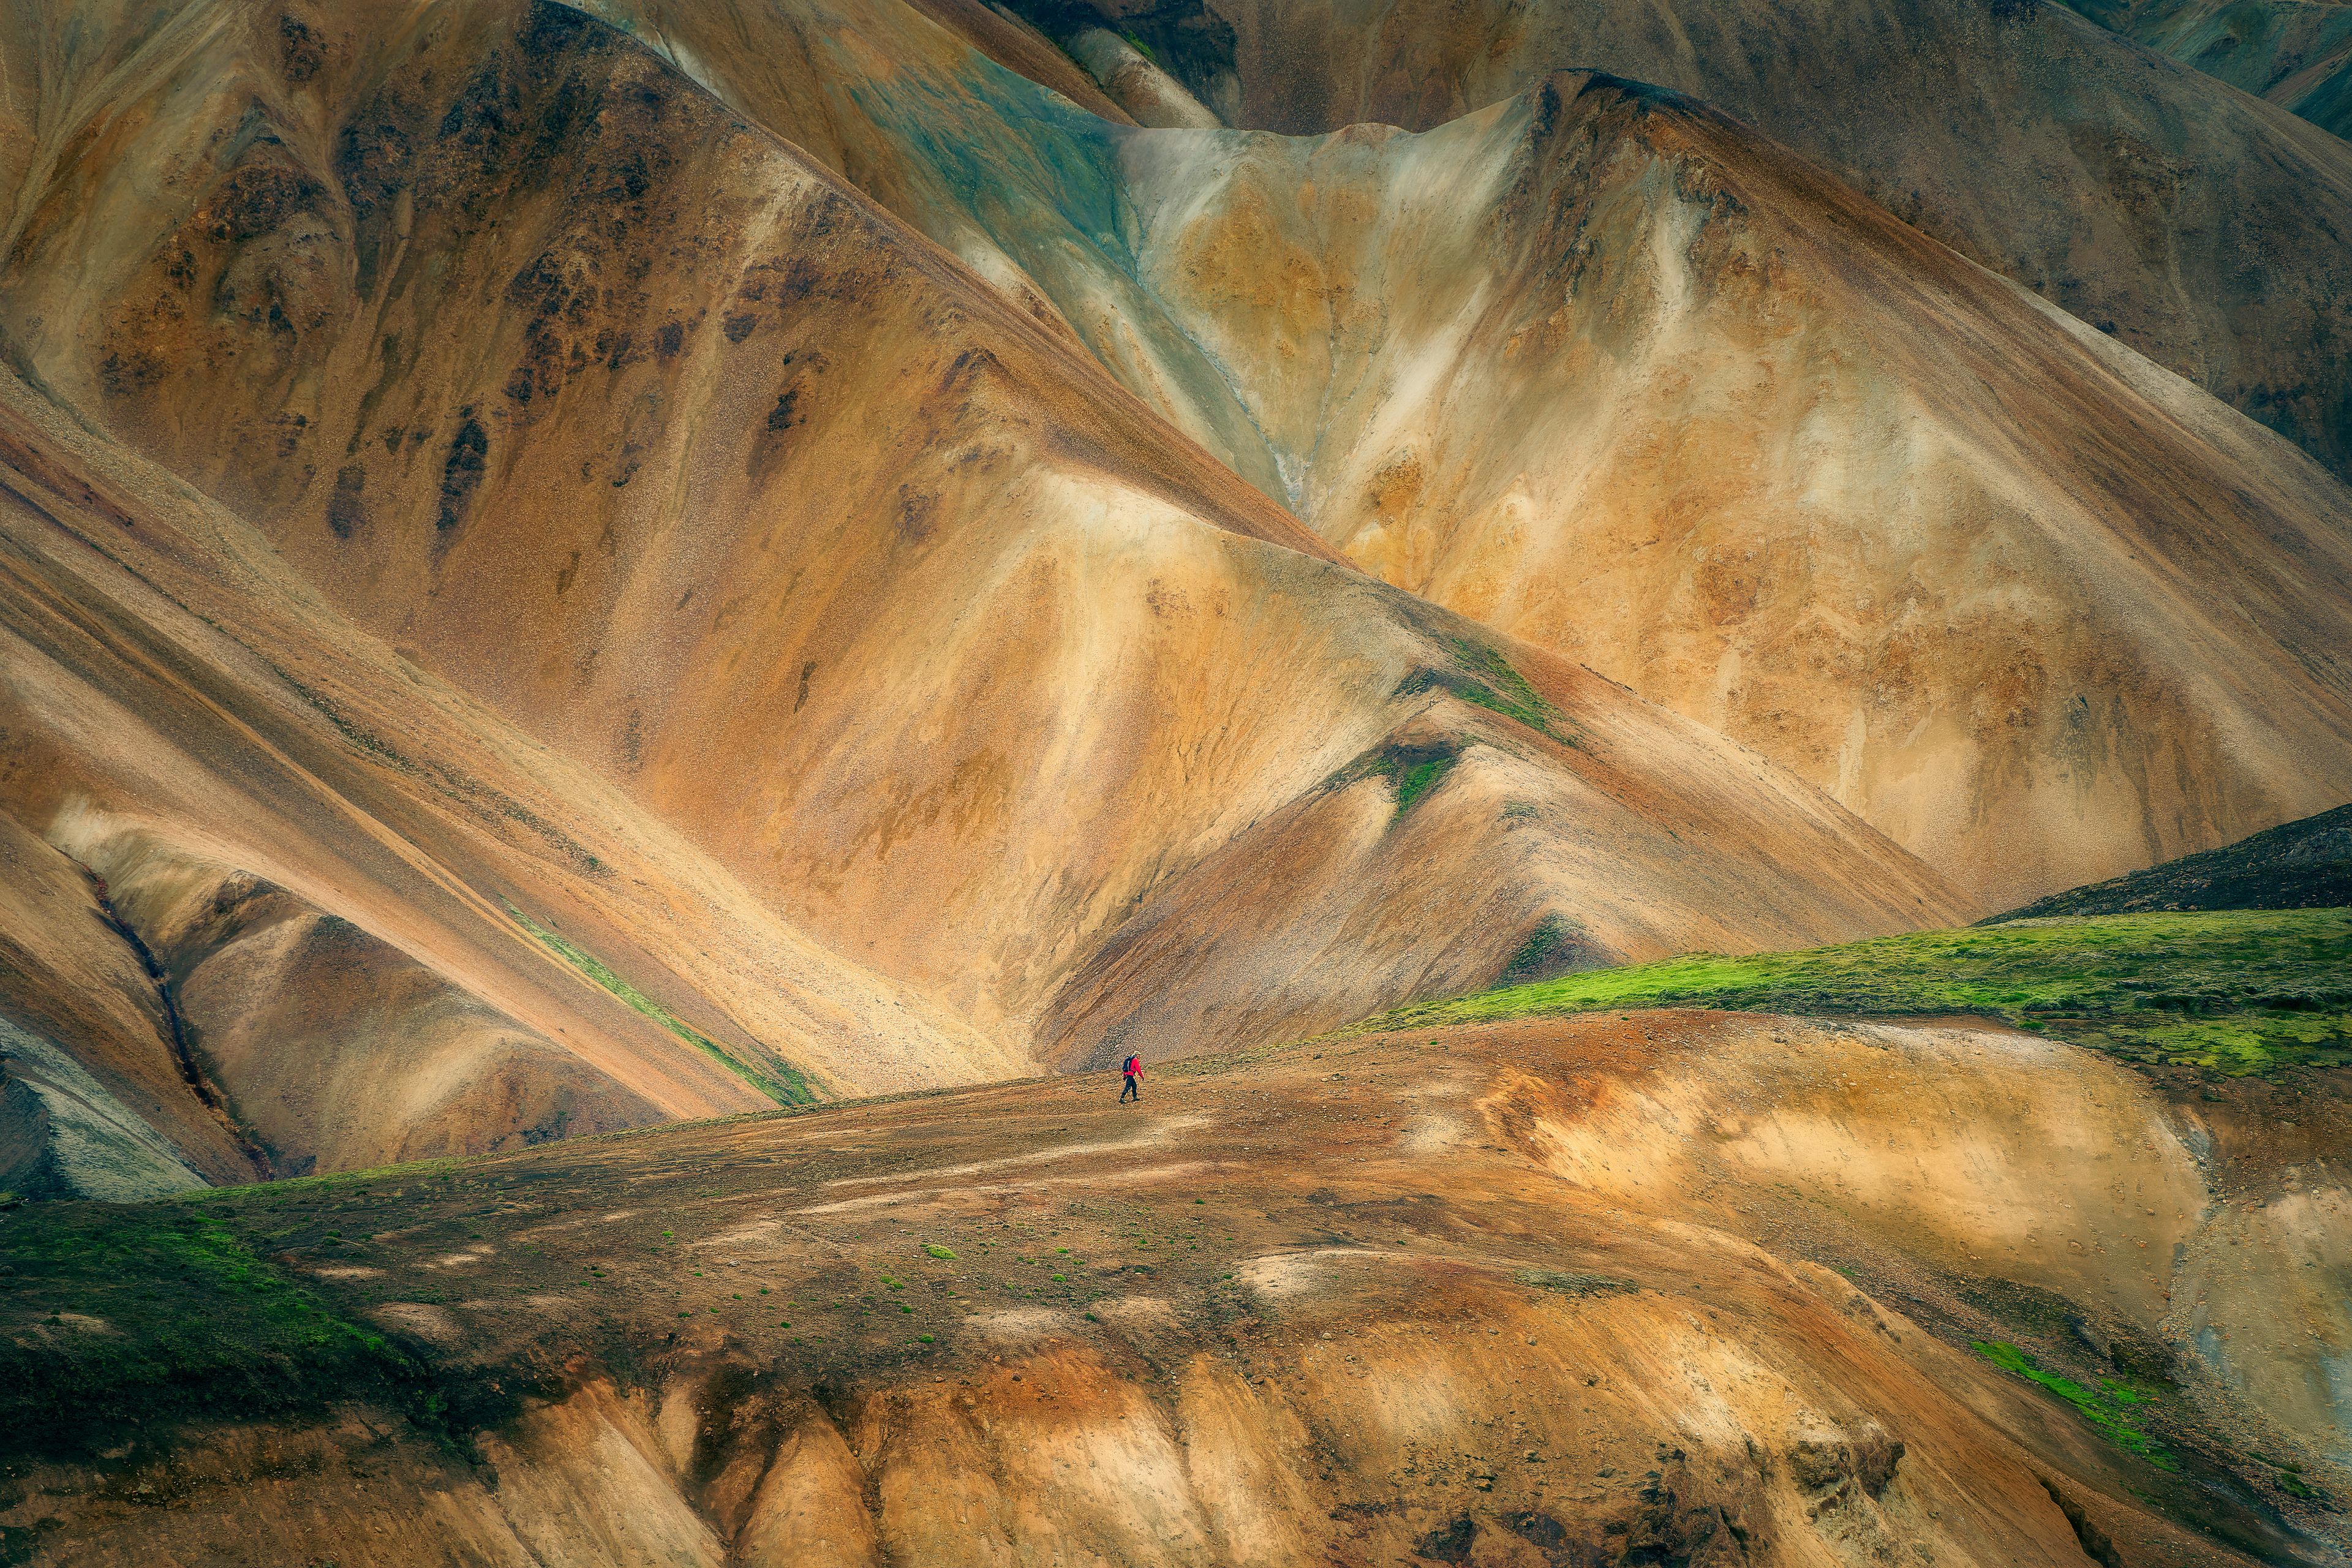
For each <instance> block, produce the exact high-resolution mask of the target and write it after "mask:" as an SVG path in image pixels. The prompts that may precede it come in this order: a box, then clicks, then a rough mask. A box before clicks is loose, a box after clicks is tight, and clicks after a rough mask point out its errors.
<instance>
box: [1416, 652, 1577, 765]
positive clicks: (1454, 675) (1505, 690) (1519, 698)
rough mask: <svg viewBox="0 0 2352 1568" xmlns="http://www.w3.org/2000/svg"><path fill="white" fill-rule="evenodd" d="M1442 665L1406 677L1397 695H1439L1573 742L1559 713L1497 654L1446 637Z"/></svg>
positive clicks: (1512, 666) (1557, 738)
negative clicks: (1442, 693) (1434, 692)
mask: <svg viewBox="0 0 2352 1568" xmlns="http://www.w3.org/2000/svg"><path fill="white" fill-rule="evenodd" d="M1444 643H1445V649H1446V653H1447V655H1448V658H1447V661H1446V664H1445V665H1444V667H1440V668H1422V669H1416V670H1414V671H1413V672H1412V674H1411V675H1409V676H1407V677H1405V679H1404V683H1403V684H1402V685H1401V686H1399V687H1398V688H1397V695H1398V696H1400V697H1410V696H1412V695H1413V694H1415V693H1416V692H1422V691H1432V690H1438V689H1444V690H1446V691H1450V692H1452V693H1453V694H1454V696H1456V697H1459V698H1460V699H1462V700H1464V701H1465V702H1469V703H1474V704H1475V705H1476V706H1478V707H1480V708H1484V709H1486V710H1488V711H1489V712H1494V713H1500V714H1501V715H1503V717H1505V718H1506V719H1512V720H1516V721H1518V722H1519V723H1522V724H1525V725H1526V726H1527V727H1528V729H1530V730H1534V731H1538V732H1539V733H1541V734H1546V735H1549V736H1551V737H1552V738H1553V739H1554V740H1559V741H1569V742H1570V743H1571V744H1572V743H1573V738H1572V737H1571V736H1570V734H1569V733H1568V732H1567V726H1566V724H1565V723H1564V721H1562V719H1561V715H1560V711H1559V709H1558V708H1555V707H1554V706H1552V704H1551V703H1550V702H1549V701H1547V700H1545V699H1544V696H1543V694H1542V693H1541V692H1539V691H1538V690H1537V689H1535V688H1534V687H1533V686H1531V685H1529V684H1528V678H1527V677H1526V676H1524V675H1521V674H1520V673H1519V671H1518V668H1517V666H1515V665H1514V664H1512V663H1511V661H1510V660H1509V659H1507V658H1504V657H1503V656H1502V655H1501V654H1500V653H1499V652H1497V651H1496V650H1495V649H1494V648H1492V647H1488V646H1487V645H1486V644H1485V643H1482V642H1475V641H1473V640H1472V639H1471V638H1469V637H1446V638H1445V639H1444Z"/></svg>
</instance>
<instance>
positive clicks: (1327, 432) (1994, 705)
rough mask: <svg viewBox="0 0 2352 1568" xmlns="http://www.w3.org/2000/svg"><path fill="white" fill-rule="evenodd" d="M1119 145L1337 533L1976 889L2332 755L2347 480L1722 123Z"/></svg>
mask: <svg viewBox="0 0 2352 1568" xmlns="http://www.w3.org/2000/svg"><path fill="white" fill-rule="evenodd" d="M1122 145H1123V147H1124V149H1125V151H1126V159H1127V165H1126V166H1127V169H1128V171H1129V178H1130V180H1131V182H1132V188H1133V189H1134V191H1135V193H1136V200H1137V203H1138V206H1139V212H1140V216H1139V224H1138V227H1139V232H1140V234H1141V236H1142V240H1141V246H1140V248H1141V251H1142V254H1143V256H1144V257H1145V258H1146V261H1145V267H1144V276H1145V278H1146V279H1147V280H1148V281H1149V282H1150V284H1151V285H1152V286H1153V288H1154V289H1156V290H1157V292H1158V294H1159V296H1160V298H1161V299H1162V300H1166V301H1169V302H1170V304H1171V309H1172V310H1174V312H1175V313H1176V315H1177V318H1178V319H1179V320H1180V321H1181V322H1182V323H1183V324H1184V326H1185V327H1186V328H1187V330H1188V331H1191V332H1192V333H1193V334H1194V335H1195V336H1196V337H1197V338H1198V340H1199V341H1200V342H1202V345H1203V347H1204V349H1205V351H1206V352H1207V353H1210V354H1212V355H1213V356H1214V357H1215V358H1216V359H1217V360H1218V361H1219V363H1223V364H1225V365H1227V366H1229V367H1231V368H1232V370H1233V373H1234V380H1235V382H1236V384H1239V385H1242V386H1244V387H1245V388H1247V393H1246V399H1245V400H1246V401H1247V403H1248V405H1249V407H1250V409H1251V412H1252V414H1253V416H1254V417H1255V422H1256V425H1257V427H1258V428H1260V429H1262V430H1263V431H1265V434H1266V437H1267V439H1268V441H1269V443H1270V444H1271V445H1272V446H1273V447H1275V448H1276V451H1277V452H1278V453H1279V454H1281V456H1282V458H1283V460H1284V463H1285V468H1286V473H1288V474H1290V475H1292V476H1294V480H1295V484H1294V488H1295V492H1296V494H1297V504H1298V507H1299V510H1300V513H1301V515H1302V516H1304V517H1306V518H1307V520H1308V521H1310V522H1311V523H1312V525H1313V526H1314V527H1315V528H1316V530H1317V531H1318V532H1319V533H1321V534H1322V535H1323V536H1324V537H1325V538H1326V539H1328V540H1329V541H1330V542H1332V543H1334V544H1335V545H1338V546H1339V547H1340V548H1342V549H1344V550H1345V551H1346V552H1348V553H1349V555H1350V556H1351V557H1353V558H1354V559H1356V560H1358V561H1360V562H1361V563H1363V564H1365V565H1366V566H1367V567H1368V568H1370V570H1372V571H1374V572H1376V573H1378V574H1380V575H1381V576H1382V577H1385V578H1386V579H1388V580H1389V581H1391V582H1394V583H1397V584H1402V585H1403V586H1406V587H1410V588H1412V589H1413V590H1414V591H1415V592H1418V593H1422V594H1425V595H1428V596H1430V597H1431V598H1433V599H1435V600H1436V601H1438V602H1439V603H1441V604H1444V605H1450V606H1452V607H1454V608H1455V609H1458V610H1461V611H1463V612H1465V614H1468V615H1471V616H1476V617H1477V618H1479V619H1481V620H1483V621H1485V622H1486V623H1487V624H1489V625H1492V626H1497V627H1499V628H1501V629H1503V630H1505V631H1507V632H1510V633H1512V634H1513V635H1515V636H1517V637H1524V638H1526V639H1528V640H1529V641H1531V642H1535V643H1538V644H1540V645H1542V646H1545V647H1551V648H1553V649H1555V650H1557V651H1559V652H1560V653H1562V654H1564V655H1566V656H1568V657H1569V658H1576V659H1580V660H1582V661H1584V662H1586V663H1588V664H1590V665H1591V667H1592V668H1596V669H1598V670H1601V672H1602V673H1604V674H1607V675H1611V676H1613V677H1615V678H1617V679H1621V680H1623V681H1625V682H1626V683H1627V684H1629V685H1631V686H1633V688H1634V689H1637V690H1639V691H1641V692H1643V694H1644V695H1646V696H1649V697H1652V698H1654V699H1655V700H1659V701H1662V702H1664V703H1666V704H1667V705H1668V706H1670V707H1673V708H1675V709H1677V710H1680V711H1682V712H1684V713H1686V714H1689V715H1690V716H1692V717H1694V718H1696V719H1697V720H1699V721H1701V722H1703V723H1706V724H1709V725H1711V726H1714V727H1716V728H1718V729H1720V730H1722V731H1725V732H1726V733H1727V734H1729V735H1731V736H1733V737H1734V738H1736V739H1738V740H1740V741H1742V742H1746V743H1748V744H1749V745H1752V746H1754V747H1756V748H1757V749H1758V750H1759V751H1762V752H1765V753H1767V754H1768V755H1770V756H1772V757H1774V758H1776V759H1778V760H1779V761H1780V762H1782V763H1786V764H1788V765H1789V766H1790V767H1792V768H1794V769H1795V770H1796V771H1797V772H1799V773H1801V774H1803V775H1804V776H1806V777H1808V778H1810V779H1811V780H1812V781H1813V782H1815V783H1816V784H1821V785H1822V787H1823V788H1825V789H1827V790H1829V791H1831V792H1832V794H1833V795H1836V796H1837V797H1838V798H1839V799H1840V800H1842V801H1843V802H1844V803H1845V804H1846V805H1849V806H1851V807H1853V809H1854V810H1855V811H1856V812H1857V813H1859V814H1860V815H1862V816H1864V817H1865V818H1867V819H1868V820H1869V821H1871V822H1872V823H1874V825H1876V826H1879V827H1880V828H1882V829H1883V830H1885V832H1887V833H1888V834H1889V835H1891V836H1892V837H1895V839H1896V840H1897V841H1899V842H1901V843H1903V844H1905V845H1906V846H1907V847H1910V848H1912V849H1914V850H1915V851H1916V852H1917V853H1919V854H1920V855H1921V856H1923V857H1924V858H1927V860H1928V862H1929V863H1930V864H1932V865H1935V866H1937V867H1938V868H1941V869H1943V870H1945V871H1946V872H1948V874H1950V875H1951V876H1953V877H1954V878H1955V879H1958V880H1959V881H1960V882H1961V883H1962V884H1963V885H1965V886H1967V887H1968V888H1969V889H1971V890H1972V891H1974V892H1976V893H1978V894H1979V895H1980V896H1982V897H1984V898H1985V899H1987V900H1990V901H1994V902H1999V901H2002V900H2008V899H2010V898H2011V897H2012V896H2013V895H2022V894H2024V893H2026V892H2028V891H2032V890H2034V889H2042V888H2046V887H2054V886H2063V885H2068V884H2071V883H2074V882H2077V881H2083V880H2087V879H2093V878H2095V877H2098V876H2101V875H2105V874H2106V873H2108V872H2109V871H2111V870H2116V869H2121V868H2126V867H2133V866H2138V865H2142V864H2146V863H2147V862H2150V861H2153V860H2158V859H2162V858H2167V857H2168V856H2171V855H2173V854H2176V853H2179V852H2181V851H2184V850H2187V849H2189V848H2192V847H2205V846H2208V845H2210V844H2213V843H2218V842H2226V841H2228V840H2230V839H2231V838H2232V837H2237V836H2239V835H2240V834H2242V833H2243V832H2245V831H2249V830H2252V828H2254V827H2257V826H2266V825H2268V824H2270V823H2272V822H2274V821H2277V820H2280V819H2284V818H2290V817H2294V816H2300V815H2304V814H2305V813H2307V812H2309V811H2312V810H2317V809H2321V808H2323V807H2326V806H2328V805H2335V804H2336V803H2337V802H2338V800H2339V799H2340V797H2341V796H2342V795H2343V793H2344V791H2345V790H2346V788H2347V784H2346V781H2347V779H2352V663H2347V657H2346V650H2347V648H2352V489H2347V488H2346V487H2345V486H2344V485H2342V484H2341V483H2339V482H2338V481H2336V479H2334V478H2332V477H2331V476H2329V475H2328V474H2326V473H2325V472H2324V471H2323V470H2321V469H2320V468H2319V467H2318V466H2317V465H2316V464H2315V463H2313V462H2312V461H2310V460H2309V459H2308V458H2305V456H2304V455H2303V454H2302V453H2300V452H2298V451H2296V450H2295V449H2294V448H2293V447H2290V446H2289V445H2288V444H2287V443H2285V442H2284V441H2282V440H2280V439H2279V438H2277V437H2274V436H2272V435H2271V434H2270V433H2269V432H2267V431H2264V430H2262V429H2260V428H2259V427H2258V426H2254V425H2253V424H2252V422H2250V421H2248V420H2246V419H2244V418H2242V416H2238V415H2236V414H2234V413H2232V412H2231V411H2230V410H2228V409H2225V408H2223V407H2221V406H2220V405H2218V404H2216V403H2214V402H2213V401H2212V400H2211V399H2210V398H2209V397H2207V396H2205V395H2203V394H2201V393H2199V392H2197V391H2196V390H2195V389H2194V388H2192V387H2190V386H2189V385H2188V384H2185V383H2183V382H2181V381H2179V380H2178V379H2177V378H2175V377H2173V376H2171V375H2169V374H2166V373H2165V372H2163V371H2160V370H2158V369H2157V368H2156V367H2155V366H2153V365H2151V364H2149V363H2147V362H2146V361H2145V360H2142V359H2140V358H2139V357H2138V356H2137V355H2136V354H2133V353H2130V352H2129V351H2127V350H2126V349H2123V348H2121V347H2119V346H2117V345H2116V343H2114V342H2111V341H2109V340H2107V339H2106V338H2105V337H2103V336H2101V335H2100V334H2098V333H2096V332H2093V331H2089V330H2088V329H2086V328H2084V327H2083V326H2081V325H2080V324H2079V323H2078V322H2075V321H2073V320H2072V319H2070V318H2068V317H2065V316H2063V315H2061V314H2060V313H2058V312H2057V311H2055V310H2051V309H2049V308H2048V307H2047V306H2045V305H2042V303H2041V302H2040V301H2038V300H2034V299H2033V298H2032V297H2031V296H2030V295H2028V294H2026V293H2025V292H2024V291H2023V290H2021V289H2017V288H2015V287H2013V286H2012V285H2010V284H2008V283H2006V282H2004V281H2003V280H2001V279H1998V278H1995V277H1993V276H1992V275H1991V274H1990V273H1987V272H1985V271H1983V270H1982V269H1981V268H1977V267H1975V266H1974V265H1972V264H1970V263H1969V262H1968V261H1966V260H1964V259H1962V258H1959V257H1958V256H1957V255H1955V254H1953V253H1952V252H1951V251H1949V250H1947V249H1945V248H1944V247H1941V246H1938V245H1937V244H1935V243H1934V242H1933V241H1931V240H1928V239H1926V238H1924V237H1921V236H1920V235H1919V234H1918V233H1916V231H1915V230H1913V229H1911V228H1908V227H1906V226H1904V225H1901V224H1899V223H1896V222H1895V221H1894V220H1893V219H1892V218H1890V217H1889V216H1887V215H1886V214H1885V213H1884V212H1883V211H1881V210H1880V209H1878V208H1876V207H1874V206H1873V205H1870V204H1868V203H1866V202H1864V201H1863V200H1861V199H1860V198H1858V197H1856V196H1854V195H1853V194H1852V193H1851V192H1849V191H1847V190H1846V189H1845V188H1843V186H1841V185H1839V184H1836V183H1835V182H1833V181H1832V180H1829V179H1827V178H1825V177H1823V176H1822V175H1821V174H1818V173H1816V172H1815V171H1814V170H1812V169H1811V168H1810V167H1809V166H1807V165H1806V164H1804V163H1800V162H1799V161H1798V160H1796V159H1794V158H1793V157H1790V156H1789V155H1788V154H1787V153H1783V152H1781V151H1780V149H1778V148H1776V147H1774V146H1772V145H1771V144H1770V143H1769V142H1762V141H1760V140H1759V138H1757V137H1755V136H1754V135H1753V134H1751V133H1749V132H1745V131H1743V130H1742V129H1741V128H1740V127H1738V126H1737V125H1735V124H1733V123H1732V122H1731V121H1727V120H1725V119H1724V118H1722V117H1721V116H1719V115H1717V114H1714V113H1712V112H1711V111H1709V110H1705V109H1704V108H1701V107H1700V106H1697V105H1695V104H1692V103H1690V102H1689V101H1688V100H1681V99H1678V98H1675V97H1673V96H1672V95H1664V94H1660V93H1658V92H1656V91H1654V90H1653V89H1643V88H1639V87H1635V86H1633V85H1631V84H1627V83H1622V82H1618V81H1614V80H1612V79H1605V78H1597V77H1591V76H1584V75H1570V76H1564V77H1560V78H1557V79H1554V80H1553V81H1551V82H1549V83H1548V84H1547V85H1546V86H1545V87H1544V88H1543V89H1540V90H1539V91H1538V92H1535V93H1533V94H1530V95H1528V96H1527V97H1525V98H1522V99H1518V100H1512V101H1511V102H1509V103H1507V104H1505V105H1503V106H1500V107H1498V108H1496V109H1495V110H1489V111H1486V112H1485V113H1482V114H1478V115H1474V116H1470V117H1468V118H1465V119H1464V120H1461V121H1455V122H1454V123H1453V124H1451V125H1448V126H1446V127H1444V129H1442V130H1439V131H1435V132H1430V133H1428V134H1427V135H1424V136H1408V135H1404V134H1402V133H1400V132H1381V131H1377V130H1361V131H1355V132H1341V133H1339V134H1338V135H1336V136H1333V137H1329V138H1325V139H1320V140H1314V141H1276V140H1273V139H1269V138H1252V139H1247V140H1244V139H1241V138H1235V137H1228V136H1198V135H1189V134H1186V133H1181V132H1151V133H1146V134H1136V135H1130V137H1129V139H1128V140H1126V141H1125V142H1123V143H1122Z"/></svg>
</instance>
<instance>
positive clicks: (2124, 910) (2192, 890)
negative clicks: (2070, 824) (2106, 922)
mask: <svg viewBox="0 0 2352 1568" xmlns="http://www.w3.org/2000/svg"><path fill="white" fill-rule="evenodd" d="M2346 908H2352V805H2347V806H2339V807H2337V808H2336V810H2334V811H2323V812H2321V813H2320V814H2319V815H2318V816H2306V817H2305V818H2303V819H2302V820H2301V821H2299V822H2290V823H2286V824H2284V825H2283V826H2278V827H2273V828H2271V829H2270V830H2268V831H2267V832H2263V833H2257V834H2255V835H2253V836H2252V837H2250V838H2242V839H2240V840H2239V841H2238V842H2237V843H2235V844H2231V845H2225V846H2224V847H2221V848H2219V849H2208V850H2206V851H2205V852H2204V853H2203V854H2201V855H2188V856H2183V857H2182V858H2179V859H2178V860H2168V861H2166V862H2165V863H2164V864H2163V865H2161V866H2151V867H2149V868H2147V870H2145V871H2135V872H2133V873H2132V874H2131V875H2130V876H2128V877H2118V878H2116V879H2115V880H2113V881H2111V882H2101V883H2098V884H2096V885H2095V886H2093V887H2088V888H2070V889H2067V890H2066V891H2065V892H2063V893H2053V894H2051V895H2050V896H2049V897H2048V898H2046V899H2041V900H2036V901H2034V902H2033V903H2031V904H2028V905H2026V906H2025V907H2024V908H2023V909H2021V910H2011V911H2010V912H2009V913H2008V914H2005V915H2001V916H1999V917H1997V918H1998V919H2000V920H2003V921H2012V920H2031V919H2037V918H2040V917H2042V916H2045V915H2108V914H2129V913H2134V912H2137V911H2139V910H2326V909H2346ZM1985 923H1987V924H1991V923H1992V922H1991V921H1987V922H1985Z"/></svg>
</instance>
